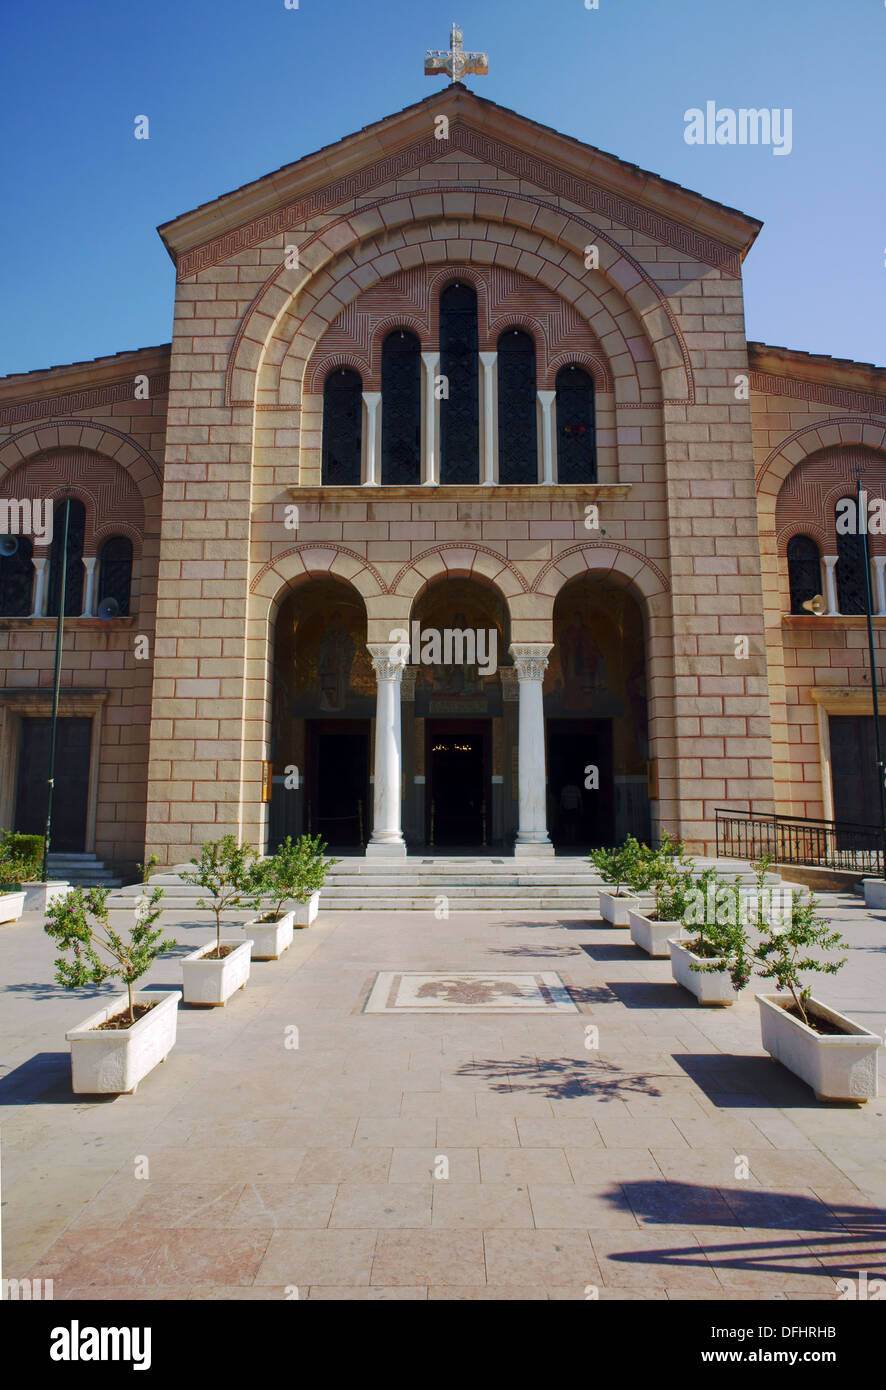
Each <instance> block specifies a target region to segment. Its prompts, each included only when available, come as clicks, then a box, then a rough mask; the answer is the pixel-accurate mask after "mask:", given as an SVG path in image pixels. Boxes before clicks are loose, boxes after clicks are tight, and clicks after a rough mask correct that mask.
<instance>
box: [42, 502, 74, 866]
mask: <svg viewBox="0 0 886 1390" xmlns="http://www.w3.org/2000/svg"><path fill="white" fill-rule="evenodd" d="M70 520H71V498H70V495H69V496H67V497H66V498H65V528H64V536H63V539H62V555H61V574H60V576H59V586H58V618H57V619H56V624H55V675H54V678H53V686H52V720H51V725H50V731H49V779H48V780H49V795H48V797H47V801H46V833H45V835H44V837H43V868H42V870H41V872H42V874H43V882H44V883H47V882H48V881H49V845H50V841H51V839H52V798H53V792H54V790H55V744H56V735H57V733H58V698H59V689H60V686H61V677H62V645H63V643H64V637H65V589H66V587H67V578H68V528H69V525H70Z"/></svg>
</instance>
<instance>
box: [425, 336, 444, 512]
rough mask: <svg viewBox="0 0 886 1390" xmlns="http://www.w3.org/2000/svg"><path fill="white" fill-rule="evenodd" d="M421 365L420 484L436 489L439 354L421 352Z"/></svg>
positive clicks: (437, 479) (437, 480)
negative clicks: (422, 383) (422, 411)
mask: <svg viewBox="0 0 886 1390" xmlns="http://www.w3.org/2000/svg"><path fill="white" fill-rule="evenodd" d="M421 365H422V367H423V369H424V374H425V375H424V392H423V395H424V423H423V427H422V470H421V471H422V482H423V483H424V484H425V486H426V487H436V486H437V484H438V482H439V481H440V479H439V477H438V474H437V435H438V429H437V422H438V420H439V414H440V412H439V405H440V403H439V401H438V400H437V390H436V386H437V373H438V371H439V370H440V354H439V352H423V353H422V355H421Z"/></svg>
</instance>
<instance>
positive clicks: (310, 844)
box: [254, 835, 338, 922]
mask: <svg viewBox="0 0 886 1390" xmlns="http://www.w3.org/2000/svg"><path fill="white" fill-rule="evenodd" d="M325 855H326V842H325V841H324V840H322V839H321V838H320V836H319V835H315V836H311V835H301V836H299V838H298V839H297V840H296V841H295V843H293V840H292V836H291V835H287V836H286V839H285V840H284V841H283V843H282V844H281V845H280V846H279V848H278V850H277V852H276V854H273V855H271V857H270V858H268V859H264V860H262V861H261V862H260V863H259V864H257V865H256V867H255V870H254V879H255V884H256V887H257V889H258V891H259V893H260V894H261V896H262V897H265V898H270V899H271V902H272V904H273V906H272V907H271V910H270V911H269V912H266V913H265V914H264V916H263V917H260V918H259V919H258V920H259V921H260V922H276V921H277V919H278V918H280V917H282V915H283V904H284V903H285V902H296V903H306V902H307V901H308V898H310V896H311V894H312V893H318V892H319V891H320V889H321V888H322V887H323V884H324V883H325V882H326V875H327V874H328V872H329V870H330V869H331V868H332V866H333V864H337V863H338V860H337V859H327V858H326V857H325Z"/></svg>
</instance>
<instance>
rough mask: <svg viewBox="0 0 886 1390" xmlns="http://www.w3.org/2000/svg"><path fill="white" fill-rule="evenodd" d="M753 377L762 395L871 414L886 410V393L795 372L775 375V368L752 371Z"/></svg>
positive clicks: (754, 386)
mask: <svg viewBox="0 0 886 1390" xmlns="http://www.w3.org/2000/svg"><path fill="white" fill-rule="evenodd" d="M750 378H751V380H750V385H751V389H752V390H754V391H759V392H760V393H761V394H762V395H767V396H787V397H789V398H790V399H791V400H796V401H814V402H815V403H816V405H835V406H839V407H840V408H841V409H843V410H859V411H863V412H864V413H865V414H867V415H882V414H883V413H886V396H874V395H871V394H869V393H868V392H866V391H852V390H850V389H849V388H848V387H845V386H832V385H830V384H828V383H826V382H822V381H799V380H798V379H797V378H796V377H792V376H775V375H774V374H773V373H771V372H755V371H752V372H751V373H750Z"/></svg>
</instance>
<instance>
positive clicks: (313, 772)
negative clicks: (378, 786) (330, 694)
mask: <svg viewBox="0 0 886 1390" xmlns="http://www.w3.org/2000/svg"><path fill="white" fill-rule="evenodd" d="M306 751H307V768H306V782H307V788H306V790H307V806H306V821H307V825H306V829H307V830H308V833H309V834H311V835H322V837H323V839H324V840H325V841H326V843H327V845H328V846H329V848H330V850H333V851H334V850H345V851H349V852H350V853H352V854H362V852H363V846H364V845H365V843H366V841H367V840H368V838H369V836H370V835H371V833H372V802H371V800H370V791H369V721H368V720H366V719H311V720H308V724H307V750H306Z"/></svg>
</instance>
